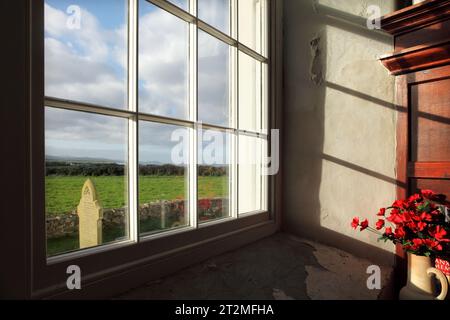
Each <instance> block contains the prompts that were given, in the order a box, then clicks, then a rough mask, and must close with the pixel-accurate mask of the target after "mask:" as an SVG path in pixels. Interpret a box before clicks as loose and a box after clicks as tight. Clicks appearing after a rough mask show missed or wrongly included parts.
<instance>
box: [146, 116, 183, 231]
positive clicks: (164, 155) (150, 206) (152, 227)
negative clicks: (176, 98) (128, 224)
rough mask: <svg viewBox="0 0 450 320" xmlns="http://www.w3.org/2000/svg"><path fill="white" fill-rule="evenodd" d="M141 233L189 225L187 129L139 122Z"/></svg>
mask: <svg viewBox="0 0 450 320" xmlns="http://www.w3.org/2000/svg"><path fill="white" fill-rule="evenodd" d="M139 134H140V137H139V223H140V233H141V234H145V233H149V232H158V231H162V230H167V229H172V228H177V227H182V226H186V225H188V224H189V215H188V212H189V211H188V204H189V202H188V199H189V184H188V181H189V172H188V159H189V130H188V129H187V128H185V127H179V126H174V125H167V124H159V123H153V122H144V121H141V122H140V123H139Z"/></svg>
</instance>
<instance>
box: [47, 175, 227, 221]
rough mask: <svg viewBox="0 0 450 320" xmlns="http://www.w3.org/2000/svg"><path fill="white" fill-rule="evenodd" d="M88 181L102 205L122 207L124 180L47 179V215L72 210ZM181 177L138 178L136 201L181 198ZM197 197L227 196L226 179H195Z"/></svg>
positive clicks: (182, 179) (51, 177) (58, 177)
mask: <svg viewBox="0 0 450 320" xmlns="http://www.w3.org/2000/svg"><path fill="white" fill-rule="evenodd" d="M87 178H90V179H91V180H92V181H93V182H94V184H95V186H96V188H97V192H98V193H99V197H100V200H101V202H102V206H103V208H105V209H108V208H120V207H123V206H125V205H126V201H125V199H126V196H125V193H126V192H125V191H126V190H125V189H124V188H125V187H124V186H126V183H125V177H123V176H103V177H81V176H74V177H69V176H49V177H46V180H45V193H46V195H45V196H46V199H45V200H46V201H45V203H46V212H47V214H60V213H67V212H70V211H72V210H74V209H76V207H77V205H78V203H79V201H80V196H81V188H82V187H83V184H84V182H85V181H86V179H87ZM185 184H186V182H185V178H184V177H180V176H141V177H139V201H140V203H149V202H152V201H157V200H175V199H184V198H185V190H187V188H186V186H185ZM198 189H199V195H198V196H199V198H215V197H223V196H226V195H227V193H228V177H226V176H223V177H199V179H198Z"/></svg>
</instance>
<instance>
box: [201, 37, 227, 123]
mask: <svg viewBox="0 0 450 320" xmlns="http://www.w3.org/2000/svg"><path fill="white" fill-rule="evenodd" d="M229 61H230V48H229V46H228V45H227V44H226V43H223V42H222V41H220V40H217V39H216V38H214V37H212V36H210V35H209V34H207V33H206V32H203V31H201V30H199V31H198V119H199V121H202V122H205V123H210V124H215V125H220V126H224V127H228V126H229V119H230V99H229V96H230V92H229V90H230V85H229V83H230V73H229V68H230V67H229Z"/></svg>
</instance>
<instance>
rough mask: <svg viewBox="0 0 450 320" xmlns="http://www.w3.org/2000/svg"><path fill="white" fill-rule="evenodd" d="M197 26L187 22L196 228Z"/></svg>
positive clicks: (193, 2)
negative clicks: (192, 123)
mask: <svg viewBox="0 0 450 320" xmlns="http://www.w3.org/2000/svg"><path fill="white" fill-rule="evenodd" d="M189 13H190V14H191V15H192V16H194V17H196V16H197V0H190V1H189ZM197 40H198V27H197V24H196V23H189V70H188V71H189V111H190V112H189V114H190V120H191V121H192V122H194V128H192V129H189V130H190V133H191V134H190V141H189V142H190V143H189V216H190V219H189V223H190V225H191V227H195V228H198V216H197V198H198V192H197V169H198V168H197V157H198V142H197V140H198V124H197V120H198V115H197V114H198V100H197V95H198V80H197V79H198V76H197V75H198V67H197V65H198V64H197V62H198V41H197Z"/></svg>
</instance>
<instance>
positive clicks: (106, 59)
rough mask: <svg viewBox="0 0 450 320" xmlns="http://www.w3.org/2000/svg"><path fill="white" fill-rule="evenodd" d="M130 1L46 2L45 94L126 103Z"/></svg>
mask: <svg viewBox="0 0 450 320" xmlns="http://www.w3.org/2000/svg"><path fill="white" fill-rule="evenodd" d="M127 3H128V1H126V0H97V1H88V0H74V1H58V0H46V1H45V95H46V96H51V97H56V98H62V99H69V100H76V101H80V102H86V103H93V104H98V105H103V106H107V107H113V108H121V109H123V108H126V107H127V101H126V100H127V67H126V66H127V32H126V30H127V18H126V14H127V10H128V9H127Z"/></svg>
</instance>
